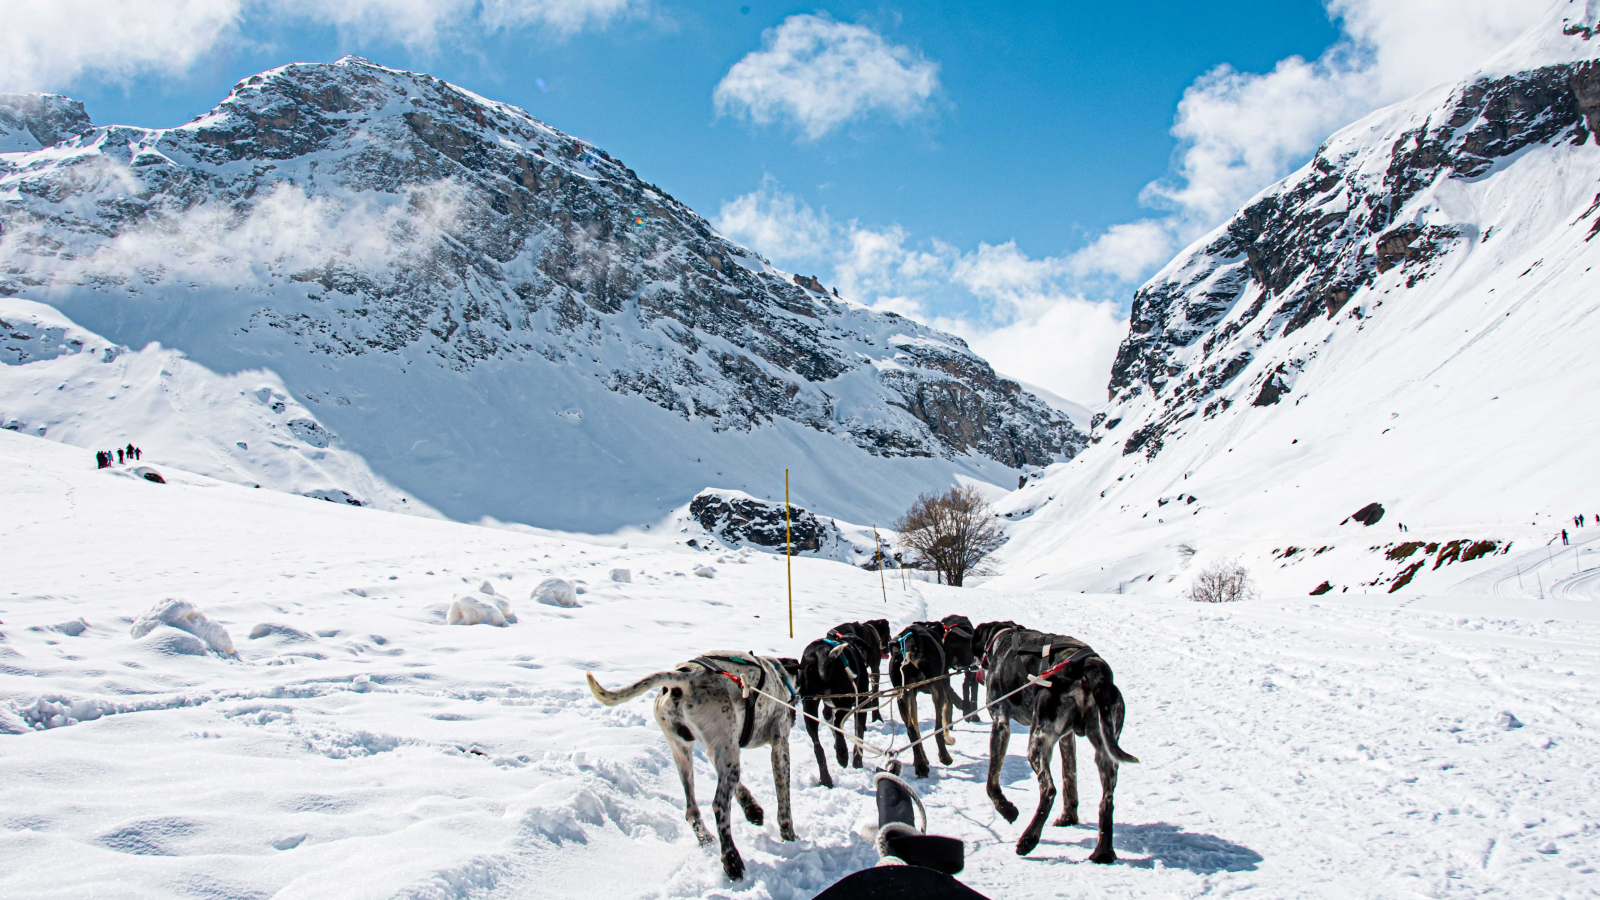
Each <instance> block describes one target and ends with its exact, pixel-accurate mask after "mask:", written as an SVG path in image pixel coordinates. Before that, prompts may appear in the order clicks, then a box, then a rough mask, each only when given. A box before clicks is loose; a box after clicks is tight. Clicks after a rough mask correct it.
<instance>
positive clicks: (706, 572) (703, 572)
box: [694, 566, 717, 578]
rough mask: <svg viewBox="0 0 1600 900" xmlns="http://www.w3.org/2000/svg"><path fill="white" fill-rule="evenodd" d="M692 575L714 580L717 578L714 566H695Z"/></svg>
mask: <svg viewBox="0 0 1600 900" xmlns="http://www.w3.org/2000/svg"><path fill="white" fill-rule="evenodd" d="M694 574H696V575H698V576H699V577H701V578H715V577H717V570H716V567H715V566H695V567H694Z"/></svg>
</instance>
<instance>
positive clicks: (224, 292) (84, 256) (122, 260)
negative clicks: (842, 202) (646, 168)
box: [0, 57, 1087, 527]
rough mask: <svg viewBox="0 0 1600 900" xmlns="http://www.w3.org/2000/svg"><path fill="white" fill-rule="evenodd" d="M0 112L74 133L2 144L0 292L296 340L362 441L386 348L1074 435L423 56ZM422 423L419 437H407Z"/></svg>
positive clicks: (543, 399) (395, 357)
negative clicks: (152, 98)
mask: <svg viewBox="0 0 1600 900" xmlns="http://www.w3.org/2000/svg"><path fill="white" fill-rule="evenodd" d="M7 103H9V105H6V104H7ZM0 117H3V118H0V127H10V128H12V129H13V133H15V134H22V133H24V132H23V131H20V130H17V129H20V128H23V127H24V126H25V127H26V134H28V135H37V136H39V137H38V140H39V141H41V142H43V141H44V140H45V139H52V142H55V141H62V140H65V141H66V143H59V144H57V145H56V146H55V147H53V148H52V149H51V150H50V151H49V152H48V153H37V154H29V153H18V154H10V155H6V156H3V157H0V228H3V232H0V294H7V293H10V294H17V295H20V296H26V297H29V298H32V299H38V300H43V301H45V302H50V303H54V304H58V305H61V306H62V308H63V310H64V311H66V312H68V313H69V314H72V315H77V316H81V317H84V318H80V321H85V320H87V321H90V322H92V323H93V324H94V325H105V324H106V323H108V322H110V321H113V320H114V321H115V322H117V323H118V324H119V325H120V326H121V327H122V328H123V329H124V330H125V331H127V332H132V333H126V334H115V335H112V337H114V338H116V339H118V340H119V341H122V342H125V343H140V342H142V341H145V340H150V339H159V340H162V341H163V342H164V343H167V344H169V345H176V346H179V347H180V348H181V349H183V350H185V351H186V352H216V353H221V352H223V351H222V349H220V348H222V347H224V346H225V347H226V348H227V351H226V352H227V353H229V354H232V355H231V356H229V357H228V358H227V359H226V360H220V359H219V360H217V362H219V363H222V362H226V363H227V364H229V365H247V364H252V363H253V362H254V361H255V360H260V361H261V362H260V363H256V364H262V365H267V366H269V367H271V368H273V369H274V370H275V371H281V370H282V369H283V368H284V367H285V366H291V363H289V362H285V360H290V361H298V362H297V363H295V365H298V367H299V370H300V371H301V373H302V374H299V375H292V374H290V373H288V372H284V373H283V374H284V377H285V378H287V379H291V386H292V387H294V388H295V390H296V391H297V393H300V394H301V395H303V396H305V397H307V398H309V399H311V400H312V402H320V401H319V400H318V399H317V398H327V401H328V402H330V403H335V404H337V403H340V402H341V401H344V402H346V403H348V404H350V409H349V411H348V412H341V411H338V410H335V411H334V415H333V416H332V418H333V419H335V420H336V421H334V422H333V423H332V424H334V425H335V426H336V429H337V430H338V432H339V433H340V434H341V435H342V436H344V437H345V438H346V439H347V440H349V441H351V442H353V443H351V444H350V446H351V448H352V449H355V450H356V451H357V452H363V453H372V452H375V451H374V450H373V448H372V446H371V444H372V443H373V441H371V440H369V441H367V446H362V434H363V432H364V431H365V432H367V433H369V434H372V435H374V436H376V435H377V433H378V432H380V431H382V430H384V429H382V428H380V427H379V423H377V422H370V421H369V422H368V425H369V426H370V427H367V428H363V427H362V426H361V425H360V424H358V423H352V422H349V421H343V420H341V417H343V418H345V419H348V418H349V417H351V416H359V415H366V414H371V413H372V410H371V409H370V408H365V409H364V408H363V404H362V403H361V402H360V400H359V397H358V396H357V395H359V394H366V395H367V396H368V398H369V402H368V404H367V406H368V407H370V405H371V400H370V398H372V397H375V396H376V395H379V394H383V393H386V392H388V391H386V390H384V389H380V388H379V387H378V386H377V385H374V384H372V383H365V384H354V383H351V381H350V378H351V377H353V376H350V375H349V374H348V373H352V372H355V371H357V370H365V369H376V368H381V367H384V366H387V367H388V370H389V371H390V372H391V374H393V373H396V372H404V373H405V374H406V376H407V378H408V379H413V380H414V379H417V378H418V377H419V376H420V373H421V372H422V371H423V370H424V369H428V370H432V371H436V372H437V373H438V376H437V377H438V379H440V380H441V381H452V383H454V382H456V381H459V380H460V379H462V378H465V379H467V380H468V383H469V384H471V385H483V386H480V387H477V388H473V389H472V390H473V391H475V392H476V394H477V395H480V396H482V395H487V394H488V393H489V392H491V391H494V392H496V394H497V396H498V395H499V394H506V396H507V398H508V401H510V403H511V404H512V405H508V403H507V402H501V401H497V408H496V411H495V413H494V415H495V416H496V417H497V419H496V422H495V424H496V425H499V424H502V422H501V420H503V419H504V417H505V416H506V415H508V414H509V413H508V410H510V409H512V408H513V406H528V405H530V404H532V405H546V404H548V405H554V404H555V403H556V402H558V401H557V400H555V399H552V397H551V396H550V395H551V394H553V393H555V392H556V390H557V389H556V387H554V385H555V383H556V382H557V381H560V380H562V379H565V380H566V381H571V382H573V383H575V384H578V385H582V389H581V390H576V391H568V392H567V396H568V397H569V399H568V400H567V401H566V403H565V404H564V405H566V406H572V407H574V415H573V416H569V417H568V420H569V421H573V422H576V421H578V418H576V417H575V416H581V415H582V412H579V411H578V410H586V411H587V412H588V413H589V414H590V415H589V419H588V421H591V422H592V421H594V416H593V413H594V409H595V406H596V404H597V403H599V402H601V401H597V400H596V399H595V394H596V392H597V391H598V392H601V393H605V394H607V395H609V397H610V399H608V400H604V401H603V402H604V404H605V407H606V408H607V409H616V410H619V411H620V410H622V409H625V408H626V409H632V408H633V407H630V406H626V404H624V403H622V401H621V400H620V399H619V398H623V397H632V398H641V399H643V400H644V401H647V402H648V403H650V404H652V405H654V406H656V407H658V408H660V409H661V410H664V411H667V412H668V413H669V414H671V415H674V416H677V417H678V418H680V419H681V420H684V421H686V422H690V423H693V424H694V427H695V428H696V429H700V430H704V431H708V432H711V433H744V434H751V433H758V432H762V431H763V430H766V429H771V428H773V427H775V426H781V425H782V424H783V423H792V424H793V425H798V426H800V428H801V429H803V430H805V431H810V432H815V433H817V434H821V435H829V436H833V437H836V438H837V439H839V440H840V441H842V442H843V443H844V445H845V446H846V447H849V448H853V450H854V451H860V452H861V453H862V454H863V455H865V456H867V457H873V458H878V459H923V460H943V461H948V462H950V463H960V461H962V460H967V461H970V464H971V465H974V466H978V467H982V466H992V465H993V464H998V465H999V466H1002V467H1008V468H1012V469H1015V468H1019V467H1022V466H1042V465H1048V464H1049V463H1051V462H1053V461H1059V460H1062V459H1066V458H1070V457H1071V456H1072V455H1073V454H1075V453H1076V452H1077V451H1078V450H1079V449H1081V448H1082V446H1083V445H1084V444H1085V443H1086V442H1087V438H1086V436H1085V435H1084V434H1082V432H1080V431H1078V430H1077V429H1076V428H1075V427H1074V426H1073V425H1072V424H1071V422H1070V421H1068V420H1067V419H1066V418H1065V417H1064V416H1062V415H1061V414H1060V413H1059V412H1057V411H1055V410H1053V409H1052V408H1050V407H1049V406H1048V405H1046V404H1045V403H1044V402H1042V401H1041V400H1039V399H1038V398H1036V397H1034V396H1033V395H1031V394H1029V393H1027V392H1026V391H1024V390H1022V389H1021V388H1020V387H1019V386H1018V385H1017V384H1016V383H1014V382H1011V381H1009V380H1006V379H1004V378H1001V377H999V376H997V375H996V374H995V372H994V370H993V369H992V368H991V367H990V366H989V364H988V363H986V362H985V361H984V360H982V359H981V358H979V357H978V356H976V355H974V354H973V353H972V352H971V351H970V350H969V349H968V348H967V347H966V345H965V344H964V343H963V342H962V341H961V340H960V339H959V338H955V337H952V336H950V335H947V334H943V333H940V332H937V331H934V330H932V329H929V328H926V327H924V326H921V325H918V324H916V323H914V322H911V321H909V320H907V319H904V318H901V317H899V316H895V315H893V314H884V313H877V312H873V311H871V310H868V309H866V308H864V307H862V306H860V305H859V304H853V303H850V302H847V301H844V300H841V299H838V298H837V297H835V296H833V295H831V294H829V293H828V292H827V291H826V290H825V289H824V288H823V286H822V285H821V283H820V282H819V281H817V280H816V279H815V278H801V277H794V278H792V279H791V277H790V276H789V275H788V274H787V273H783V272H779V271H778V270H776V269H774V268H773V267H772V266H771V265H769V264H768V263H767V262H766V261H765V260H763V259H762V258H760V257H759V256H758V255H756V254H754V253H752V252H751V251H749V250H748V249H746V248H743V247H741V246H739V245H737V244H734V243H732V242H730V241H728V240H726V239H724V238H723V237H721V236H720V235H718V234H717V233H716V232H715V231H714V230H713V229H712V228H711V226H710V225H709V224H708V223H707V222H706V221H705V220H704V219H703V218H701V217H700V216H699V215H697V214H696V213H695V212H694V211H692V210H690V209H688V208H687V207H685V206H684V205H683V204H681V203H679V202H678V201H676V200H674V199H673V198H672V197H670V196H668V195H667V194H665V193H664V192H663V191H661V190H660V189H659V188H657V187H655V186H654V185H651V184H649V183H647V182H645V181H643V180H642V179H640V178H639V177H638V176H637V175H636V174H635V173H634V172H633V171H632V170H630V169H628V168H627V167H626V166H624V165H623V164H622V163H621V162H619V161H618V160H616V159H614V158H612V157H611V156H610V155H609V154H607V153H606V152H605V151H604V150H601V149H599V148H598V147H595V146H593V145H591V144H588V143H585V142H583V141H579V140H576V139H574V138H572V137H569V136H568V135H565V134H563V133H561V132H559V131H557V130H555V129H553V128H550V127H549V126H547V125H545V124H544V123H542V122H540V121H538V120H537V119H534V118H533V117H532V116H530V115H528V114H527V113H526V112H524V111H522V110H520V109H516V108H514V107H511V106H507V105H505V104H500V103H496V102H493V101H490V100H486V99H484V98H482V97H479V96H476V95H474V94H472V93H470V92H468V91H465V90H462V89H460V88H457V87H454V86H452V85H449V84H446V83H445V82H442V81H440V80H438V79H435V78H432V77H430V76H427V75H420V74H415V73H408V72H400V71H396V70H392V69H387V68H384V67H381V66H377V65H374V64H372V63H369V62H367V61H365V60H361V59H358V58H354V57H351V58H346V59H344V60H341V61H339V62H337V63H334V64H326V65H323V64H304V65H292V66H286V67H284V68H281V69H275V70H272V71H270V72H266V73H262V74H260V75H255V76H252V77H250V78H248V79H245V80H244V81H243V82H241V83H240V84H238V85H237V86H236V87H235V88H234V90H233V92H232V93H231V94H230V95H229V96H228V97H227V98H226V99H225V100H224V101H223V102H222V103H221V104H220V105H218V106H217V107H216V108H215V109H214V110H212V111H211V112H210V113H208V114H206V115H204V116H201V117H199V118H197V119H195V120H194V121H192V122H190V123H188V124H186V125H183V126H180V127H177V128H171V129H162V130H146V129H136V128H124V127H116V126H113V127H100V128H90V127H89V124H88V121H87V119H86V118H85V117H83V115H82V107H81V104H76V103H75V102H74V101H69V100H66V99H65V98H57V97H48V96H42V95H28V97H26V98H23V99H22V100H17V99H16V98H14V97H13V98H12V99H11V100H9V101H8V100H4V99H0ZM6 123H23V124H22V125H16V124H10V125H7V124H6ZM30 140H32V138H30ZM19 149H25V148H19ZM113 307H115V308H116V309H117V310H118V312H117V313H116V314H115V315H111V314H106V315H105V316H104V317H103V318H94V314H96V313H104V312H105V311H106V310H108V309H111V308H113ZM107 327H109V326H107ZM545 364H548V365H549V366H556V367H559V368H560V369H562V370H563V372H562V373H561V374H560V375H557V374H555V373H552V372H550V371H549V368H548V366H547V365H545ZM291 367H292V366H291ZM486 372H492V373H493V374H492V375H490V374H484V373H486ZM329 373H334V374H329ZM430 377H432V376H430ZM519 379H520V380H519ZM491 383H492V387H491V386H489V385H490V384H491ZM453 389H454V388H452V390H453ZM541 392H543V393H541ZM535 395H537V397H535ZM513 398H514V399H513ZM573 398H575V399H576V400H582V401H583V402H581V403H578V402H574V399H573ZM455 405H456V406H458V407H459V406H461V405H463V404H461V403H460V402H455ZM548 414H549V411H544V412H542V413H541V415H548ZM618 414H619V415H622V413H620V412H619V413H618ZM627 415H629V416H632V417H633V418H635V419H637V418H638V417H637V415H635V414H632V413H629V414H627ZM546 421H548V420H547V419H540V420H539V425H538V426H537V427H535V426H534V425H532V424H529V425H527V426H526V427H523V426H519V429H518V434H519V438H518V440H521V437H520V436H521V435H526V434H530V433H531V434H538V433H541V431H542V429H544V428H546V427H547V426H545V425H544V424H543V423H544V422H546ZM393 424H395V425H397V426H398V425H401V424H405V423H400V422H396V423H393ZM451 424H452V425H454V424H455V423H451ZM409 425H410V426H411V427H413V428H415V427H417V424H416V423H415V422H410V423H409ZM390 430H391V432H394V429H390ZM436 430H440V429H436ZM467 430H471V429H467ZM403 437H404V435H403V434H401V433H398V432H395V433H391V434H389V435H388V436H387V437H386V438H385V440H386V441H388V442H396V443H398V442H399V441H400V440H401V439H402V438H403ZM421 437H428V438H429V439H430V440H437V439H436V438H433V437H432V436H431V435H424V434H418V435H414V436H413V440H412V441H408V442H407V445H409V444H410V443H413V442H414V440H415V438H421ZM706 449H708V448H707V447H694V448H689V447H684V448H680V449H678V450H677V451H676V452H678V453H679V454H680V455H682V454H686V455H688V456H690V457H694V458H697V459H700V458H704V456H705V454H704V453H702V452H701V451H704V450H706ZM454 452H455V453H456V455H457V456H459V455H460V452H461V451H459V450H457V451H454ZM591 455H593V456H596V457H603V456H604V455H605V451H604V450H602V449H597V450H596V453H595V454H591ZM711 455H712V456H715V453H712V454H711ZM465 462H466V464H467V466H468V467H469V468H470V467H471V466H472V465H473V464H472V463H471V462H470V461H465ZM962 464H965V463H962ZM397 477H402V479H403V476H400V475H398V474H397ZM989 477H991V478H993V477H998V473H995V474H992V475H990V476H989ZM1012 477H1015V476H1014V473H1007V474H1006V475H1005V476H1004V479H1003V480H1009V479H1010V478H1012ZM696 478H697V479H700V480H699V483H700V484H702V485H703V484H705V483H707V481H708V480H709V479H705V478H703V477H702V476H696ZM418 483H419V484H420V479H419V480H418ZM713 483H728V482H713ZM479 489H480V488H471V487H466V486H463V487H461V488H459V489H453V490H456V492H457V493H462V492H465V493H471V492H472V491H474V490H479ZM663 489H664V490H677V489H678V487H670V488H663ZM689 490H690V491H692V490H693V489H692V488H690V489H689ZM651 493H652V494H654V493H656V491H654V490H651ZM687 494H688V491H685V493H684V494H680V495H679V496H678V497H677V498H672V499H675V500H676V503H681V502H682V497H683V496H687ZM663 502H664V503H665V502H666V501H663ZM676 503H671V504H668V505H667V507H666V508H670V506H672V505H676ZM446 506H447V507H448V506H449V504H448V503H447V504H446ZM448 511H450V512H452V513H454V514H457V515H468V516H471V515H473V511H471V510H465V509H463V508H459V507H458V508H452V509H449V510H448ZM479 512H480V513H481V512H482V511H481V510H480V511H479ZM494 514H496V515H507V513H506V512H505V511H503V510H501V511H496V512H495V513H494ZM517 517H518V518H521V519H522V520H524V521H527V520H528V517H527V516H526V515H519V516H517ZM544 521H545V522H546V523H548V524H558V523H557V522H554V521H550V520H544ZM635 521H637V519H635ZM559 524H562V525H563V526H565V527H578V526H579V525H580V523H577V522H572V521H567V522H562V523H559ZM617 524H621V522H620V521H614V522H611V523H610V525H611V527H614V526H615V525H617ZM581 527H606V523H599V522H585V523H581Z"/></svg>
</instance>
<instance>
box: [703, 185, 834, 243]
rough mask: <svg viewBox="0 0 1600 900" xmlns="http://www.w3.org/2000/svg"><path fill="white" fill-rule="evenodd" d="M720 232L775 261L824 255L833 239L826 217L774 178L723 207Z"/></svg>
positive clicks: (719, 217)
mask: <svg viewBox="0 0 1600 900" xmlns="http://www.w3.org/2000/svg"><path fill="white" fill-rule="evenodd" d="M713 224H714V225H716V226H717V230H718V231H720V232H722V233H723V234H725V235H727V236H728V237H730V238H732V239H733V240H736V241H739V242H740V243H743V244H745V245H747V246H750V247H754V248H755V249H756V250H758V251H760V252H761V253H764V254H766V255H767V256H769V257H772V258H773V259H785V260H810V259H816V258H818V257H820V256H822V255H823V253H824V251H825V250H826V249H827V246H828V243H829V242H830V241H831V240H832V239H833V235H832V233H831V231H832V223H830V222H829V221H828V217H827V214H826V213H816V212H813V211H812V209H811V207H810V206H808V205H807V204H806V203H805V202H804V201H802V200H800V199H799V198H798V197H795V196H794V195H793V194H786V193H784V192H783V191H782V190H781V189H780V188H779V187H778V183H777V181H775V180H774V179H773V178H772V177H771V176H767V177H766V178H763V179H762V180H761V188H760V189H759V190H756V191H752V192H750V193H748V194H745V195H744V196H742V197H738V198H736V199H734V200H732V201H730V202H728V203H724V204H722V209H721V210H720V211H718V213H717V215H716V218H715V219H713Z"/></svg>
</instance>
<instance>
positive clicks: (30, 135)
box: [0, 94, 94, 153]
mask: <svg viewBox="0 0 1600 900" xmlns="http://www.w3.org/2000/svg"><path fill="white" fill-rule="evenodd" d="M93 127H94V124H93V123H92V122H90V121H89V114H88V113H86V112H84V111H83V104H82V103H79V102H78V101H76V100H71V99H68V98H66V97H62V96H58V95H56V94H0V153H12V152H15V151H18V150H37V149H39V148H40V147H48V146H50V145H51V144H58V143H60V142H62V141H64V140H67V139H69V138H75V137H78V136H79V135H82V134H85V133H86V132H88V131H89V130H90V129H92V128H93Z"/></svg>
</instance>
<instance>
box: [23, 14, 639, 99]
mask: <svg viewBox="0 0 1600 900" xmlns="http://www.w3.org/2000/svg"><path fill="white" fill-rule="evenodd" d="M648 2H649V0H334V2H329V0H139V2H129V0H0V22H4V23H5V27H4V28H3V29H0V90H12V91H17V90H22V91H29V90H52V89H56V90H59V89H61V88H63V87H65V86H67V85H69V84H71V83H72V82H74V81H76V80H78V79H79V78H83V77H92V78H101V79H107V80H112V81H119V80H126V79H128V78H131V77H134V76H137V75H141V74H161V75H169V76H178V75H182V74H183V73H184V72H186V71H188V70H189V68H190V67H192V66H193V65H194V64H195V63H196V62H197V61H199V60H200V59H201V58H202V57H204V56H205V55H206V54H208V53H211V52H213V51H214V50H216V49H217V48H218V47H219V46H221V45H222V44H224V43H225V42H227V41H229V40H232V39H234V38H236V37H237V36H238V35H239V33H240V31H242V30H244V29H248V28H249V26H250V25H252V24H253V23H256V22H265V21H271V22H275V23H281V22H285V21H288V22H304V23H311V24H319V25H330V26H334V27H337V28H340V29H342V30H344V31H346V32H349V33H351V34H352V35H354V36H356V37H358V38H362V39H375V40H385V41H394V42H397V43H401V44H404V45H407V46H410V47H416V48H427V49H431V48H434V47H436V46H437V45H438V44H440V43H441V42H443V41H446V40H449V41H457V42H464V41H467V40H470V39H471V38H472V37H473V36H475V35H481V34H485V33H488V32H493V31H498V30H519V29H529V28H532V29H537V30H541V31H543V32H546V33H549V34H552V35H555V36H558V37H559V36H568V35H571V34H574V33H576V32H578V31H582V30H584V29H586V28H601V27H605V26H606V25H609V24H611V23H612V22H614V21H616V20H618V19H621V18H624V17H626V16H629V15H631V14H634V13H636V12H638V11H640V10H642V9H643V8H644V7H645V5H646V4H647V3H648Z"/></svg>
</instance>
